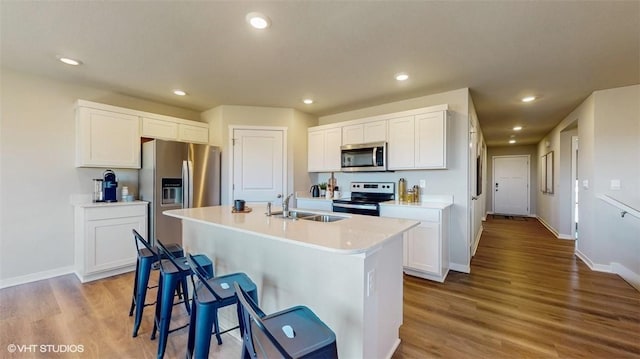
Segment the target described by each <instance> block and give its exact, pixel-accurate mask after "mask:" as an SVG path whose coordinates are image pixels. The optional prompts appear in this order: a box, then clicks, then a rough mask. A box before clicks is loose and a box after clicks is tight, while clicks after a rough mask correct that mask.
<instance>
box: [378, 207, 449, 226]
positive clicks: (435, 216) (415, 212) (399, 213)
mask: <svg viewBox="0 0 640 359" xmlns="http://www.w3.org/2000/svg"><path fill="white" fill-rule="evenodd" d="M380 216H381V217H393V218H403V219H413V220H416V221H427V222H440V210H439V209H432V208H418V207H403V206H387V205H381V206H380Z"/></svg>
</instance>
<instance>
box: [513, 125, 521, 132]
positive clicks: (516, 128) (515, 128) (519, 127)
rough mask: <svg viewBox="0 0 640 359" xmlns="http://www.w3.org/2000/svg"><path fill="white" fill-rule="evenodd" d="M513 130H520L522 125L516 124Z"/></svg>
mask: <svg viewBox="0 0 640 359" xmlns="http://www.w3.org/2000/svg"><path fill="white" fill-rule="evenodd" d="M513 130H514V131H520V130H522V126H516V127H514V128H513Z"/></svg>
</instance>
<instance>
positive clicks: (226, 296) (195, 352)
mask: <svg viewBox="0 0 640 359" xmlns="http://www.w3.org/2000/svg"><path fill="white" fill-rule="evenodd" d="M187 261H188V262H189V265H190V267H191V272H192V274H194V275H195V276H196V277H197V278H198V283H197V285H196V283H195V281H193V276H192V277H191V280H192V281H193V288H194V293H195V294H194V300H193V306H192V308H191V321H190V324H189V337H188V340H187V358H207V357H208V356H209V349H210V345H211V333H212V332H211V331H212V329H213V330H214V333H215V335H216V339H217V341H218V345H220V344H222V338H221V337H220V335H221V334H223V333H226V332H228V331H230V330H234V329H236V328H238V327H239V328H240V332H242V325H241V323H242V320H241V317H240V315H239V314H240V313H239V312H238V324H239V326H238V327H234V328H230V329H227V330H225V331H221V330H220V326H219V324H218V309H220V308H222V307H226V306H229V305H237V303H238V299H237V297H236V293H235V289H234V287H233V286H234V284H237V285H239V286H240V287H242V288H243V289H244V290H245V291H246V292H247V293H248V294H249V296H251V298H252V300H254V301H255V302H257V301H258V288H257V286H256V284H255V283H254V282H253V281H252V280H251V279H250V278H249V277H248V276H247V275H246V274H245V273H232V274H226V275H222V276H218V277H213V278H206V276H205V275H204V274H206V272H205V271H204V268H202V266H200V265H199V264H198V263H197V261H195V256H192V255H191V254H189V253H187ZM236 309H237V308H236ZM237 310H238V309H237Z"/></svg>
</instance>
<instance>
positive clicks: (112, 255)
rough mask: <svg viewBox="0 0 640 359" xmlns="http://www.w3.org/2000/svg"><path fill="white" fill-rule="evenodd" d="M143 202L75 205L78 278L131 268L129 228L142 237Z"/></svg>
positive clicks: (144, 229) (85, 279) (133, 261)
mask: <svg viewBox="0 0 640 359" xmlns="http://www.w3.org/2000/svg"><path fill="white" fill-rule="evenodd" d="M147 205H148V203H147V202H143V201H135V202H118V203H89V204H84V205H83V204H79V205H76V206H75V273H76V276H77V277H78V278H79V279H80V281H81V282H83V283H84V282H89V281H93V280H96V279H101V278H105V277H110V276H113V275H117V274H121V273H125V272H130V271H132V270H134V269H135V265H136V257H137V252H136V246H135V244H134V241H133V233H132V231H131V230H132V229H135V230H136V231H138V233H140V234H141V235H142V236H143V237H145V238H146V236H147Z"/></svg>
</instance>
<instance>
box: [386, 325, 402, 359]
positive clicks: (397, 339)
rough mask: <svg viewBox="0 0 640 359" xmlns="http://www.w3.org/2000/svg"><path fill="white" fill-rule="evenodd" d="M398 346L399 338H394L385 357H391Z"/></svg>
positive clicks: (388, 358) (389, 358)
mask: <svg viewBox="0 0 640 359" xmlns="http://www.w3.org/2000/svg"><path fill="white" fill-rule="evenodd" d="M398 330H399V329H398ZM399 346H400V338H396V340H395V341H394V342H393V345H392V346H391V349H390V350H389V353H387V356H386V357H385V358H387V359H391V357H393V353H395V352H396V350H397V349H398V347H399Z"/></svg>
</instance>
